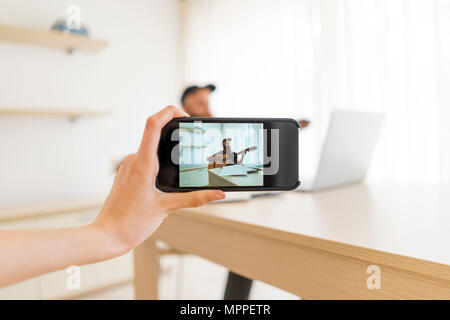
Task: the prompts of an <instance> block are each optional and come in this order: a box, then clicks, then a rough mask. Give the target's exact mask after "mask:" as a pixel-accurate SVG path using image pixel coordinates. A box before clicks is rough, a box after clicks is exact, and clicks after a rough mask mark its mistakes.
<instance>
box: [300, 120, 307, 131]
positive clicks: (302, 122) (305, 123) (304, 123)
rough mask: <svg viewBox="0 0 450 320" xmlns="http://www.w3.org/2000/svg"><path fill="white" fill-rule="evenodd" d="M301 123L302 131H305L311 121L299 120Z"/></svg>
mask: <svg viewBox="0 0 450 320" xmlns="http://www.w3.org/2000/svg"><path fill="white" fill-rule="evenodd" d="M298 122H299V123H300V129H304V128H306V127H307V126H308V125H309V120H299V121H298Z"/></svg>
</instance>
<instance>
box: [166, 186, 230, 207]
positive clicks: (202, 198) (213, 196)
mask: <svg viewBox="0 0 450 320" xmlns="http://www.w3.org/2000/svg"><path fill="white" fill-rule="evenodd" d="M222 199H225V192H223V191H222V190H201V191H192V192H182V193H172V194H167V195H166V196H165V198H164V201H163V207H164V209H165V210H166V212H170V211H173V210H176V209H182V208H193V207H200V206H202V205H204V204H207V203H208V202H211V201H216V200H222Z"/></svg>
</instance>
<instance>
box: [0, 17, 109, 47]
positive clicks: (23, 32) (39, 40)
mask: <svg viewBox="0 0 450 320" xmlns="http://www.w3.org/2000/svg"><path fill="white" fill-rule="evenodd" d="M0 40H1V41H10V42H16V43H26V44H31V45H40V46H46V47H53V48H57V49H63V50H65V51H67V52H73V51H75V50H81V51H86V52H91V53H96V52H99V51H101V50H103V49H104V48H106V47H107V46H108V42H106V41H103V40H95V39H91V38H89V37H85V36H81V35H74V34H67V33H62V32H59V31H51V30H39V29H32V28H26V27H17V26H10V25H4V24H0Z"/></svg>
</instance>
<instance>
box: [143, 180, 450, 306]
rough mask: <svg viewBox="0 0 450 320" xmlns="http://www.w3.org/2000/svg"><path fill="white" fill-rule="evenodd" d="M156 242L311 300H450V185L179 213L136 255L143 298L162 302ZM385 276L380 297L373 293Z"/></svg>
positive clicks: (390, 186)
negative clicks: (158, 241) (159, 292)
mask: <svg viewBox="0 0 450 320" xmlns="http://www.w3.org/2000/svg"><path fill="white" fill-rule="evenodd" d="M157 239H160V240H163V241H164V242H166V243H168V244H169V245H170V246H172V247H173V248H175V249H178V250H180V251H183V252H186V253H190V254H195V255H198V256H201V257H203V258H205V259H208V260H210V261H213V262H215V263H218V264H221V265H223V266H225V267H227V268H228V269H230V270H232V271H234V272H236V273H239V274H241V275H243V276H246V277H248V278H251V279H256V280H261V281H264V282H266V283H269V284H271V285H274V286H276V287H279V288H281V289H283V290H286V291H289V292H291V293H293V294H296V295H298V296H300V297H302V298H305V299H328V298H330V299H404V298H405V299H434V298H437V299H441V298H446V299H450V266H449V265H450V184H434V183H393V182H379V183H370V184H358V185H352V186H347V187H343V188H339V189H334V190H328V191H321V192H317V193H299V192H288V193H283V194H280V195H277V196H271V197H265V198H258V199H252V200H249V201H246V202H239V203H221V204H211V205H207V206H204V207H201V208H195V209H185V210H180V211H178V212H175V213H173V214H171V215H170V216H169V218H168V219H167V221H166V222H164V223H163V225H162V226H161V227H160V229H158V231H157V232H156V233H155V234H154V235H153V236H152V237H151V238H149V239H148V240H146V241H145V242H144V243H143V244H142V245H141V246H139V247H138V248H137V249H136V250H135V288H136V289H135V290H136V298H137V299H155V298H157V290H158V287H157V283H158V281H157V280H158V272H157V269H158V256H157V251H156V247H155V240H157ZM369 266H375V267H372V268H375V269H370V268H369ZM377 267H378V268H379V271H380V273H379V274H378V273H376V271H375V276H377V275H379V277H378V279H380V282H379V283H380V288H379V289H376V288H375V289H369V288H368V285H367V281H368V278H369V277H370V276H373V275H374V274H373V273H368V268H369V272H374V271H373V270H376V268H377ZM198 276H199V279H200V278H201V274H199V275H198ZM372 280H374V279H372ZM370 283H371V284H374V283H376V281H371V282H370ZM205 298H208V297H205Z"/></svg>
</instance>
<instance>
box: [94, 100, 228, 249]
mask: <svg viewBox="0 0 450 320" xmlns="http://www.w3.org/2000/svg"><path fill="white" fill-rule="evenodd" d="M185 116H189V115H188V114H186V113H185V112H183V111H181V110H179V109H177V108H176V107H174V106H169V107H167V108H165V109H163V110H161V111H160V112H158V113H156V114H155V115H153V116H151V117H149V118H148V119H147V123H146V126H145V131H144V134H143V137H142V141H141V145H140V147H139V151H138V152H137V153H136V154H132V155H129V156H127V157H126V158H125V159H124V160H123V161H122V163H121V164H120V166H119V168H118V173H117V175H116V177H115V179H114V184H113V186H112V189H111V192H110V194H109V196H108V198H107V200H106V202H105V204H104V206H103V208H102V210H101V212H100V215H99V216H98V218H97V219H96V220H95V222H94V223H93V226H94V227H97V228H99V229H100V230H102V231H106V233H107V234H108V235H109V236H110V237H111V240H112V241H113V243H114V246H115V247H116V248H117V251H119V252H118V253H117V254H121V253H125V252H126V251H128V250H130V249H132V248H134V247H136V246H137V245H139V244H140V243H141V242H142V241H144V240H145V239H147V238H148V237H149V236H150V235H151V234H152V233H153V232H154V231H155V230H156V229H157V228H158V227H159V225H160V224H161V222H163V220H164V219H165V217H166V216H167V214H168V213H169V212H171V211H173V210H176V209H180V208H187V207H198V206H201V205H203V204H206V203H208V202H211V201H215V200H220V199H223V198H225V193H224V192H223V191H220V190H202V191H195V192H185V193H164V192H161V191H160V190H158V189H157V188H156V186H155V180H156V175H157V174H158V169H159V165H158V156H157V149H158V144H159V139H160V135H161V129H162V128H163V127H164V125H165V124H167V123H168V122H169V121H170V120H171V119H172V118H176V117H185Z"/></svg>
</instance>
